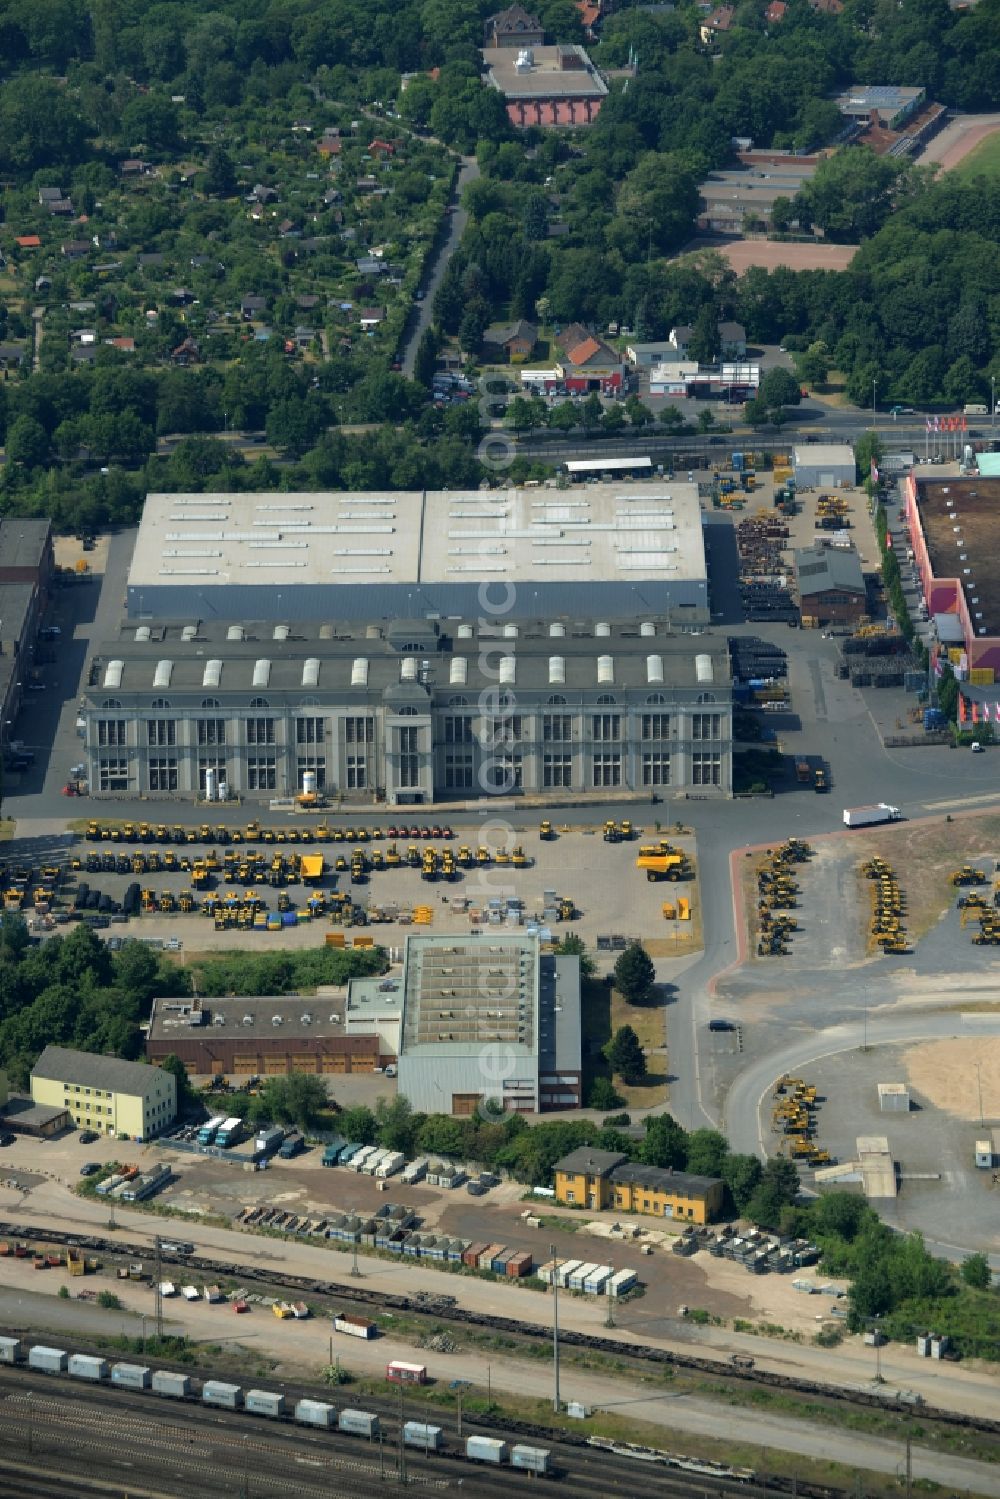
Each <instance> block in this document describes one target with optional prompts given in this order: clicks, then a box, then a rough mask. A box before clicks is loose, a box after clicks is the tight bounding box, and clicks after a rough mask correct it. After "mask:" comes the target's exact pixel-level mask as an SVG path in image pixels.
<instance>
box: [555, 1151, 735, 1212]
mask: <svg viewBox="0 0 1000 1499" xmlns="http://www.w3.org/2000/svg"><path fill="white" fill-rule="evenodd" d="M554 1170H555V1199H556V1202H561V1203H563V1204H565V1206H566V1207H580V1208H591V1209H595V1208H596V1209H601V1208H613V1209H615V1211H617V1212H622V1213H649V1214H651V1215H652V1216H654V1217H656V1218H671V1219H675V1220H676V1221H678V1222H682V1223H711V1222H712V1221H713V1220H714V1219H715V1218H717V1217H718V1215H719V1213H720V1212H721V1211H722V1202H723V1184H722V1182H721V1181H718V1180H716V1178H715V1177H711V1176H693V1175H691V1173H690V1172H687V1171H664V1170H661V1169H660V1168H659V1167H656V1166H641V1165H636V1164H634V1163H633V1162H631V1161H630V1160H629V1159H628V1157H627V1156H625V1155H621V1154H619V1153H618V1152H616V1151H611V1150H593V1149H592V1148H591V1147H590V1146H589V1145H582V1146H580V1148H579V1149H578V1150H571V1151H570V1153H569V1155H567V1156H563V1158H562V1160H561V1161H557V1162H556V1164H555V1168H554Z"/></svg>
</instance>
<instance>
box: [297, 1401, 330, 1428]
mask: <svg viewBox="0 0 1000 1499" xmlns="http://www.w3.org/2000/svg"><path fill="white" fill-rule="evenodd" d="M294 1415H295V1419H296V1421H300V1422H301V1423H302V1425H303V1426H319V1427H321V1428H322V1430H323V1431H330V1430H331V1429H332V1427H333V1425H334V1423H335V1422H336V1419H337V1412H336V1410H335V1409H334V1407H333V1406H332V1405H327V1403H326V1401H325V1400H299V1401H297V1402H296V1406H295V1412H294Z"/></svg>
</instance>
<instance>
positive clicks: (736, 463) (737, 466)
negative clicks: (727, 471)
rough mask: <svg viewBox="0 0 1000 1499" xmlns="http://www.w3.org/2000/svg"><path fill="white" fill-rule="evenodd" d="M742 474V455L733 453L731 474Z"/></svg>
mask: <svg viewBox="0 0 1000 1499" xmlns="http://www.w3.org/2000/svg"><path fill="white" fill-rule="evenodd" d="M742 472H743V454H742V453H734V454H733V473H734V474H739V473H742Z"/></svg>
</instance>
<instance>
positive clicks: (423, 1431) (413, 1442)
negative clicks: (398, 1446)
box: [403, 1421, 444, 1452]
mask: <svg viewBox="0 0 1000 1499" xmlns="http://www.w3.org/2000/svg"><path fill="white" fill-rule="evenodd" d="M403 1441H404V1442H405V1443H406V1445H407V1447H420V1448H422V1449H423V1451H424V1452H437V1451H438V1449H439V1448H440V1447H443V1446H444V1434H443V1432H442V1430H441V1428H440V1426H429V1425H428V1424H427V1422H426V1421H407V1423H406V1425H405V1426H404V1427H403Z"/></svg>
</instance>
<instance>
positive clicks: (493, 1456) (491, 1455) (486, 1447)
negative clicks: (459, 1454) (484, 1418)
mask: <svg viewBox="0 0 1000 1499" xmlns="http://www.w3.org/2000/svg"><path fill="white" fill-rule="evenodd" d="M465 1455H466V1457H471V1458H475V1460H476V1462H480V1463H496V1464H497V1465H499V1464H500V1463H505V1462H506V1461H507V1443H506V1442H501V1441H500V1439H499V1438H498V1437H469V1439H468V1440H467V1442H466V1444H465Z"/></svg>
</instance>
